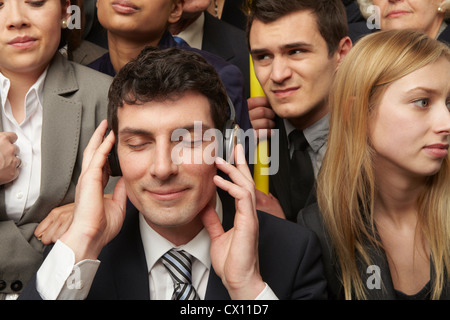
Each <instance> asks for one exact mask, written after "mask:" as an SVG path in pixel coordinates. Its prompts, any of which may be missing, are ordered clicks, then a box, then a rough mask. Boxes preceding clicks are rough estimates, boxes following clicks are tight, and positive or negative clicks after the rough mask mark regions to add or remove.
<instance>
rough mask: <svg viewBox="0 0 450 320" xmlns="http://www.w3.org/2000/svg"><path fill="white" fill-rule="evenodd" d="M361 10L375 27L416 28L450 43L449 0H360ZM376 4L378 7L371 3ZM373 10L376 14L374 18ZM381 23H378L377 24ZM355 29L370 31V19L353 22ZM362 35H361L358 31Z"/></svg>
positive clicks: (359, 31)
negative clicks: (375, 8) (449, 24)
mask: <svg viewBox="0 0 450 320" xmlns="http://www.w3.org/2000/svg"><path fill="white" fill-rule="evenodd" d="M357 2H358V4H359V8H360V10H361V14H362V15H363V16H364V17H365V18H366V19H368V23H369V24H373V26H375V27H376V28H375V29H372V31H378V30H379V29H381V30H384V31H386V30H399V29H414V30H418V31H422V32H424V33H426V34H427V35H428V36H430V37H431V38H434V39H438V40H439V41H443V42H446V43H450V27H449V26H448V23H449V19H450V0H404V1H389V0H357ZM373 5H374V6H376V7H377V10H376V11H375V10H374V9H373V8H372V7H371V6H373ZM374 14H376V15H377V17H376V18H374ZM374 24H378V25H374ZM350 31H351V32H352V33H363V34H364V33H368V32H370V31H371V30H370V29H369V28H368V26H367V23H366V22H363V23H355V24H352V25H350ZM359 36H360V35H359Z"/></svg>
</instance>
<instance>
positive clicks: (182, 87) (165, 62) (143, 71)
mask: <svg viewBox="0 0 450 320" xmlns="http://www.w3.org/2000/svg"><path fill="white" fill-rule="evenodd" d="M136 66H139V67H138V68H137V67H136ZM199 71H200V72H199ZM180 75H182V76H180ZM188 91H193V92H196V93H200V94H202V95H204V96H205V97H207V98H208V100H209V102H210V105H211V117H212V119H213V121H214V125H215V126H216V128H217V129H219V130H222V129H223V127H224V125H225V122H226V119H227V110H228V102H227V93H226V90H225V87H224V86H223V84H222V82H221V81H220V78H219V75H218V74H217V72H216V70H215V69H214V67H212V66H211V65H210V64H209V63H207V62H206V60H205V59H204V58H203V57H202V56H200V55H199V54H197V53H195V52H191V51H187V50H181V49H177V48H169V49H165V50H161V49H158V48H155V47H146V48H145V49H144V50H143V51H142V52H141V54H140V55H139V56H138V57H137V58H136V59H134V60H132V61H130V62H129V63H127V64H126V65H125V66H124V67H123V68H122V69H121V70H120V71H119V72H118V74H117V75H116V77H115V78H114V81H113V83H112V85H111V88H110V91H109V94H108V98H109V105H108V121H109V123H110V124H111V128H112V129H113V131H114V132H115V133H116V134H117V126H118V123H117V108H119V107H121V106H123V104H124V103H125V104H128V105H133V104H141V103H146V102H149V101H154V100H156V101H164V100H167V99H173V100H176V99H178V98H180V97H181V96H182V95H183V94H184V93H186V92H188Z"/></svg>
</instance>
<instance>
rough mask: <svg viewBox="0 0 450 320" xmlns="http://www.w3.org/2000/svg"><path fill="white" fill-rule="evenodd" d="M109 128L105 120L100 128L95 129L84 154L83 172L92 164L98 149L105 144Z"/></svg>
mask: <svg viewBox="0 0 450 320" xmlns="http://www.w3.org/2000/svg"><path fill="white" fill-rule="evenodd" d="M107 128H108V122H107V121H106V120H103V121H102V122H101V123H100V124H99V125H98V127H97V128H96V129H95V131H94V133H93V135H92V137H91V139H90V140H89V143H88V145H87V146H86V148H85V149H84V153H83V164H82V170H81V171H82V172H83V171H85V170H86V168H87V167H88V166H89V163H90V162H91V159H92V156H93V155H94V153H95V151H96V150H97V148H98V147H99V146H100V144H101V143H102V142H103V140H104V138H105V133H106V129H107Z"/></svg>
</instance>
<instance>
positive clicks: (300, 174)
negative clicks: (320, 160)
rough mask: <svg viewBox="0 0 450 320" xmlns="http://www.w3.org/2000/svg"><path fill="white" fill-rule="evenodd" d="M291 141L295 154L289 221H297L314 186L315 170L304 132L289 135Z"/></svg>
mask: <svg viewBox="0 0 450 320" xmlns="http://www.w3.org/2000/svg"><path fill="white" fill-rule="evenodd" d="M289 141H290V143H291V147H292V148H293V149H294V153H293V155H292V158H291V162H290V168H289V172H290V179H291V181H290V187H291V188H290V191H291V208H292V212H291V213H292V215H293V216H292V217H287V218H288V219H290V220H292V219H294V220H296V219H297V213H298V212H299V211H300V210H301V209H303V208H304V206H305V204H306V200H307V199H308V196H309V194H310V192H311V190H312V188H313V186H314V170H313V167H312V163H311V158H310V156H309V154H308V151H307V150H306V148H307V147H308V141H307V140H306V138H305V136H304V134H303V132H302V131H300V130H297V129H295V130H294V131H292V132H291V133H290V134H289Z"/></svg>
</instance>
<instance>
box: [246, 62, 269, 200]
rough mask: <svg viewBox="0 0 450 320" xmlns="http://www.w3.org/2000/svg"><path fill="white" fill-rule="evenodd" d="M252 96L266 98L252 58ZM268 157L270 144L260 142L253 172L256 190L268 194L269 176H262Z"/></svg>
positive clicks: (267, 165) (265, 140)
mask: <svg viewBox="0 0 450 320" xmlns="http://www.w3.org/2000/svg"><path fill="white" fill-rule="evenodd" d="M250 96H251V97H261V96H264V91H263V90H262V88H261V85H260V83H259V81H258V79H257V78H256V75H255V70H254V67H253V60H252V57H251V56H250ZM268 157H269V143H268V141H267V139H264V140H260V141H259V142H258V144H257V146H256V152H255V165H254V167H253V168H254V169H253V170H254V172H253V179H254V181H255V185H256V188H257V189H258V190H260V191H262V192H264V193H266V194H268V193H269V175H267V174H262V173H261V172H262V170H263V169H264V168H266V170H265V171H267V170H268V167H269V164H268Z"/></svg>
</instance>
